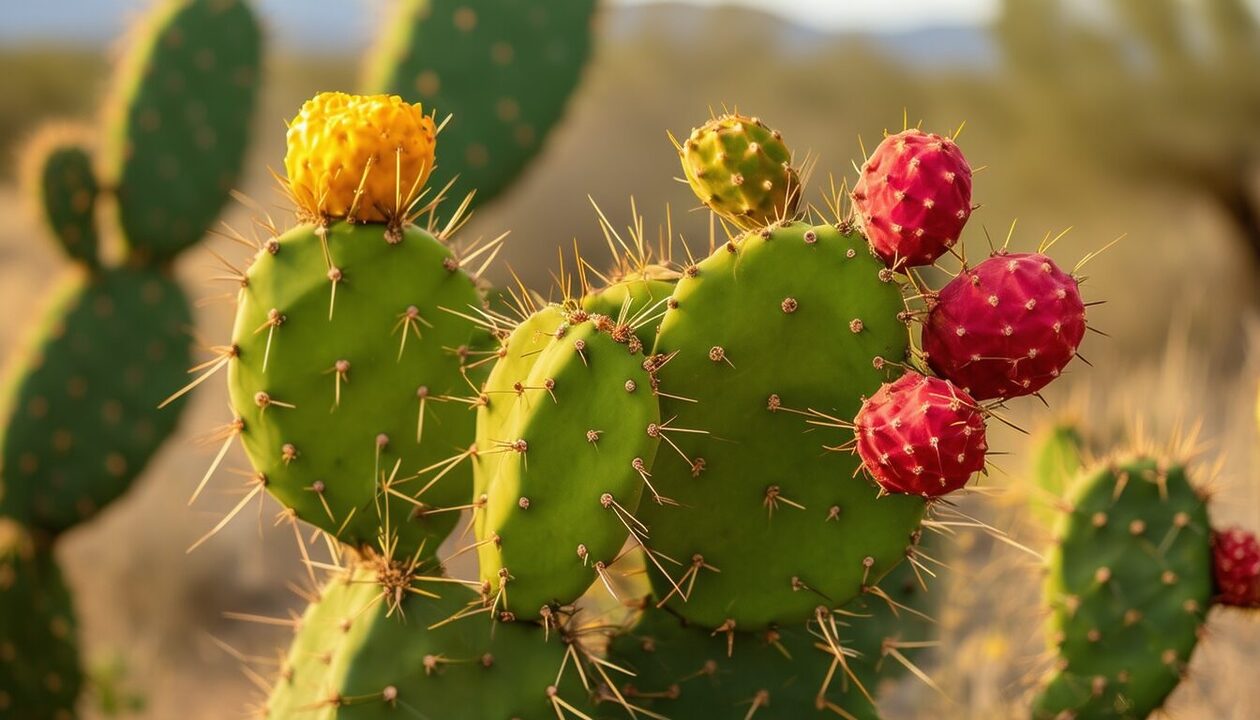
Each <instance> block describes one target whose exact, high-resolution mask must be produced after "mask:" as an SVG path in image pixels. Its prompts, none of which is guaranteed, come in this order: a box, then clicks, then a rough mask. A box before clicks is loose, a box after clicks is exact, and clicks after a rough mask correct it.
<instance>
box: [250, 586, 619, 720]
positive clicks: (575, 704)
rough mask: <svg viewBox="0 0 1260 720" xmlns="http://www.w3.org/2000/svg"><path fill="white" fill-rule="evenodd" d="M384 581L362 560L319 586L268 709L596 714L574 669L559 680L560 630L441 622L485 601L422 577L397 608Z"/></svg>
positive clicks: (312, 714)
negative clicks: (355, 567)
mask: <svg viewBox="0 0 1260 720" xmlns="http://www.w3.org/2000/svg"><path fill="white" fill-rule="evenodd" d="M377 580H378V578H377V577H375V576H374V573H373V572H371V571H368V570H362V569H361V570H357V571H354V572H352V573H348V574H347V575H345V576H343V577H340V578H337V579H334V580H332V581H331V582H330V583H328V584H327V585H326V586H325V587H324V589H323V591H322V592H321V593H320V597H319V599H318V600H317V601H316V602H315V603H313V604H312V605H311V606H310V607H309V608H308V609H307V611H306V613H305V615H304V616H303V617H302V622H301V625H300V629H299V630H298V633H297V637H295V638H294V641H293V646H292V648H291V649H290V651H289V655H288V659H287V660H286V661H285V665H284V670H283V672H282V673H281V677H280V679H279V680H278V681H277V682H276V685H275V687H274V688H273V690H272V693H271V698H270V699H269V700H268V702H267V718H268V720H307V719H308V718H317V719H318V720H374V719H375V718H398V717H423V718H439V717H440V718H444V719H448V718H449V719H450V720H483V719H484V718H520V719H521V720H551V719H552V718H555V717H557V716H558V715H559V714H561V713H560V710H559V709H558V708H557V705H559V707H564V705H565V704H567V705H568V706H569V708H573V709H575V710H576V711H577V712H582V713H585V714H587V715H589V716H592V717H594V715H593V714H592V713H593V711H592V710H591V708H590V706H589V703H588V701H587V699H586V693H585V691H584V689H583V688H582V684H581V682H580V681H579V680H578V675H577V669H576V668H574V667H571V666H570V667H568V668H566V669H565V672H564V675H563V679H562V680H561V681H559V682H557V674H558V673H559V671H560V668H561V664H562V663H563V662H564V659H565V655H566V652H567V649H568V641H567V640H566V639H565V638H562V637H561V636H560V634H559V633H554V632H553V633H551V635H550V637H549V638H547V637H544V633H543V630H542V629H541V628H538V627H534V626H530V625H526V624H524V623H516V624H508V625H495V626H492V625H491V624H490V623H487V622H484V621H482V620H479V619H478V618H479V617H480V616H478V617H473V618H466V619H461V620H455V621H452V622H448V623H444V624H443V621H446V620H448V619H450V618H451V617H452V616H454V615H456V614H457V613H460V612H461V611H463V610H464V609H465V607H466V606H467V605H468V604H469V603H474V604H475V603H477V602H478V600H477V597H476V595H475V594H474V593H472V592H470V591H469V590H467V589H465V588H462V587H460V586H458V585H457V584H455V583H449V582H430V583H425V582H423V579H419V580H418V581H416V582H415V583H414V584H413V585H412V586H411V587H414V588H415V589H416V590H417V591H419V592H418V593H412V592H408V591H407V590H402V592H401V594H400V597H401V598H402V601H401V604H400V605H399V606H398V607H397V608H394V609H392V612H391V607H390V601H389V600H388V599H387V598H386V595H388V594H389V593H387V592H383V590H382V587H381V586H380V585H379V584H378V582H377ZM433 594H437V595H440V597H431V596H430V595H433ZM570 662H572V659H570ZM563 716H564V717H575V716H576V715H575V713H574V711H573V710H570V709H568V708H565V710H564V713H563Z"/></svg>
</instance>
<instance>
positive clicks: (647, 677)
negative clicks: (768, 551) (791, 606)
mask: <svg viewBox="0 0 1260 720" xmlns="http://www.w3.org/2000/svg"><path fill="white" fill-rule="evenodd" d="M731 640H732V638H730V637H728V636H726V635H725V634H722V633H717V634H714V633H712V632H711V631H709V630H705V629H702V628H697V627H695V626H688V625H687V624H686V623H685V622H682V621H680V620H679V619H678V618H677V617H675V616H673V615H671V614H669V613H668V612H665V611H663V610H656V609H649V610H647V611H645V612H644V613H643V614H642V615H641V616H640V619H639V622H638V624H637V625H636V626H635V628H634V629H633V630H632V631H631V632H630V633H629V634H626V635H622V636H620V637H618V638H616V639H614V640H613V642H612V645H611V647H610V648H609V660H610V661H611V662H612V663H614V664H616V665H618V666H620V667H623V668H625V669H627V670H630V671H631V672H633V673H635V676H634V677H632V678H629V679H627V680H626V681H625V684H624V685H623V686H622V687H621V688H620V691H621V693H622V695H623V696H624V697H625V699H626V700H627V701H628V702H629V703H631V704H634V705H637V706H641V707H644V708H647V709H649V710H651V711H653V712H657V713H660V714H662V715H664V716H665V717H669V718H713V719H714V720H744V719H745V718H749V717H753V718H758V719H759V720H760V719H761V718H783V719H785V720H787V719H789V718H790V719H792V720H795V718H802V717H831V718H834V717H847V718H852V719H853V720H878V718H879V713H878V711H877V710H876V708H875V706H874V705H873V704H872V703H871V702H870V700H868V699H867V698H866V697H865V696H864V695H863V694H862V692H861V691H860V690H859V689H858V688H857V686H856V685H855V684H854V683H853V682H852V680H850V679H849V678H848V677H847V676H846V675H845V672H844V670H843V669H842V668H841V667H839V666H838V665H837V667H835V668H834V677H833V678H832V680H831V682H830V683H829V684H828V686H827V692H826V693H825V694H823V695H822V697H821V698H820V691H821V690H822V688H823V682H824V680H825V679H826V678H827V674H828V671H829V670H832V664H833V658H834V657H835V655H834V654H833V653H832V652H831V650H830V649H829V648H830V646H829V645H828V643H827V641H826V640H825V639H824V637H823V635H822V633H819V632H817V628H807V627H805V626H803V625H794V626H792V627H790V628H778V629H773V630H763V631H761V632H758V633H736V634H735V636H734V638H733V644H731V645H728V642H730V641H731ZM728 649H730V650H731V652H730V654H729V655H728V654H727V652H728ZM846 662H848V663H849V666H850V668H851V669H853V670H854V671H855V672H856V671H857V668H858V667H859V666H860V665H861V661H859V660H857V659H848V658H846ZM861 679H862V682H863V683H864V684H865V683H866V681H867V679H866V678H861ZM867 690H868V691H869V692H872V693H873V692H874V688H871V687H867ZM837 709H839V711H837Z"/></svg>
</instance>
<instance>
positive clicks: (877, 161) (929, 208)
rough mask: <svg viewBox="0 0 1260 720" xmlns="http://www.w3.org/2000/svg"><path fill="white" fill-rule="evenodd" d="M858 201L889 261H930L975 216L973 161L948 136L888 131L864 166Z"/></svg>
mask: <svg viewBox="0 0 1260 720" xmlns="http://www.w3.org/2000/svg"><path fill="white" fill-rule="evenodd" d="M853 207H854V209H855V210H856V211H857V218H858V223H859V224H860V225H861V226H862V232H863V233H864V234H865V235H866V239H867V240H869V241H870V243H871V247H872V248H873V249H874V250H875V254H876V255H879V257H880V258H882V259H883V261H884V263H885V264H886V265H888V267H890V268H893V269H894V270H900V269H903V268H907V267H916V266H919V265H931V264H932V263H933V262H934V261H935V260H936V259H937V258H938V257H940V256H941V255H944V254H945V252H946V251H948V250H949V249H950V248H951V247H953V245H954V243H955V242H957V241H958V236H959V235H960V234H962V229H963V226H964V225H966V224H967V218H969V217H971V166H970V165H968V164H967V159H966V158H965V157H963V154H962V151H961V150H959V149H958V146H957V145H955V144H954V141H953V140H951V139H949V138H947V137H942V136H940V135H934V134H928V133H925V132H923V131H921V130H916V129H910V130H905V131H903V132H899V133H897V134H896V135H889V136H888V137H886V138H884V141H883V142H881V143H880V144H879V147H877V148H875V152H874V153H871V156H870V158H869V159H867V161H866V164H865V165H863V166H862V170H861V176H860V177H859V178H858V181H857V185H855V186H854V187H853Z"/></svg>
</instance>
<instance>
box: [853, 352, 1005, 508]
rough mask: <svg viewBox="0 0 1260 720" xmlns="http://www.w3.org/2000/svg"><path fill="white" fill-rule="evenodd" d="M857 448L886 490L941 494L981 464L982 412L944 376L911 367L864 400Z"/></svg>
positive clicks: (959, 484) (857, 424) (857, 423)
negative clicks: (921, 372)
mask: <svg viewBox="0 0 1260 720" xmlns="http://www.w3.org/2000/svg"><path fill="white" fill-rule="evenodd" d="M854 433H855V435H856V436H857V453H858V455H859V456H860V457H861V458H862V465H863V467H864V468H866V471H867V472H869V473H870V474H871V476H872V477H874V478H875V482H877V483H879V486H880V487H882V488H883V489H884V490H886V491H887V492H890V493H909V494H911V495H922V496H923V497H928V498H934V497H940V496H941V495H945V494H948V493H951V492H953V491H955V490H958V489H959V488H961V487H962V486H964V485H966V484H967V481H968V480H969V479H971V476H972V475H974V474H975V473H977V472H979V471H981V470H983V469H984V458H985V453H986V452H987V451H988V449H989V446H988V443H987V441H986V440H985V429H984V416H983V414H982V413H981V412H980V409H979V408H978V407H977V405H976V401H975V400H972V399H971V396H969V395H968V394H967V393H966V392H963V391H962V390H959V389H958V388H956V387H954V386H953V385H952V384H951V383H950V382H949V381H948V380H941V379H940V378H934V377H927V376H924V375H920V374H919V373H917V372H914V371H910V372H907V373H906V374H905V375H902V376H901V377H900V378H898V379H897V380H895V381H893V382H891V383H885V384H884V386H883V387H881V388H880V389H879V392H876V393H875V394H874V395H872V396H871V397H870V398H869V399H868V400H867V401H866V402H865V403H863V405H862V409H861V410H860V411H859V412H858V415H857V419H856V421H855V422H854Z"/></svg>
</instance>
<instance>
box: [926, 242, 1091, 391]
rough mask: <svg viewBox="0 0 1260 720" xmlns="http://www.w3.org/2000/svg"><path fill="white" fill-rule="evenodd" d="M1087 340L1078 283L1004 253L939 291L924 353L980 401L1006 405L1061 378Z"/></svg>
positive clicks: (1028, 258)
mask: <svg viewBox="0 0 1260 720" xmlns="http://www.w3.org/2000/svg"><path fill="white" fill-rule="evenodd" d="M1084 336H1085V304H1084V302H1082V300H1081V292H1080V288H1079V287H1078V286H1077V281H1076V278H1074V277H1072V276H1071V275H1069V274H1068V273H1065V272H1063V271H1062V270H1061V269H1059V266H1058V265H1056V264H1055V263H1054V261H1053V260H1051V259H1050V258H1049V257H1047V256H1046V255H1044V254H1042V253H1006V252H999V253H997V254H996V255H994V256H992V257H990V258H988V259H987V260H985V261H984V262H982V263H980V264H979V265H976V266H975V267H974V268H969V269H966V270H964V271H963V272H962V273H960V274H959V275H958V277H956V278H954V279H953V280H951V281H950V282H949V284H947V285H946V286H945V287H944V288H942V289H941V290H940V292H939V293H938V294H937V297H936V299H935V301H934V303H933V305H932V307H931V309H930V310H929V313H928V318H927V322H926V324H925V325H924V327H923V353H924V355H925V356H926V357H927V361H928V365H930V366H931V368H932V370H933V371H934V372H936V374H937V375H940V376H941V377H943V378H946V379H947V380H949V381H951V382H953V383H954V384H955V385H957V386H958V387H960V388H963V389H964V390H966V391H967V392H968V393H970V394H971V396H972V397H974V398H975V399H977V400H991V399H1006V398H1012V397H1019V396H1022V395H1031V394H1033V393H1035V392H1037V391H1038V390H1040V389H1041V388H1043V387H1045V386H1046V384H1047V383H1049V382H1050V381H1051V380H1054V379H1055V378H1057V377H1059V374H1060V373H1062V371H1063V369H1064V368H1065V367H1067V364H1068V363H1069V362H1071V361H1072V358H1073V357H1075V356H1076V349H1077V348H1078V347H1079V346H1080V344H1081V339H1082V338H1083V337H1084Z"/></svg>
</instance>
